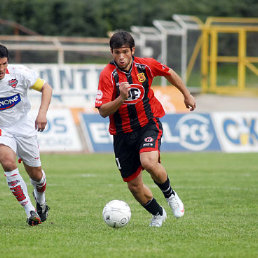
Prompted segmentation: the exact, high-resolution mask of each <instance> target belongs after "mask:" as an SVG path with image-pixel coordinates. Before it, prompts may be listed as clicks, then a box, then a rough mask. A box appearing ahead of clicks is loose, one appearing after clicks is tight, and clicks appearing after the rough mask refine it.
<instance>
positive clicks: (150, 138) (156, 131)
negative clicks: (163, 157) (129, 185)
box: [113, 118, 163, 182]
mask: <svg viewBox="0 0 258 258" xmlns="http://www.w3.org/2000/svg"><path fill="white" fill-rule="evenodd" d="M162 133H163V129H162V124H161V122H160V121H159V119H158V118H154V119H153V120H151V121H150V122H149V123H148V124H147V125H145V126H144V127H142V128H139V129H138V130H136V131H133V132H131V133H120V134H117V135H114V141H113V145H114V152H115V158H116V164H117V167H118V169H119V170H120V173H121V176H122V178H123V180H124V181H125V182H129V181H131V180H132V179H134V178H136V177H137V176H138V175H139V174H140V173H141V171H142V169H143V168H142V166H141V162H140V153H141V152H149V151H160V145H161V137H162Z"/></svg>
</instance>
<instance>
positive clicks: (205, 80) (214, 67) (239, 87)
mask: <svg viewBox="0 0 258 258" xmlns="http://www.w3.org/2000/svg"><path fill="white" fill-rule="evenodd" d="M229 34H231V35H229ZM232 34H234V35H232ZM228 35H229V36H231V37H233V38H234V39H235V42H234V44H232V45H226V46H224V48H225V49H230V48H232V47H235V48H236V51H235V52H236V53H235V55H230V56H227V55H220V52H221V51H219V44H220V43H221V42H220V38H223V37H226V36H228ZM248 40H252V41H254V42H253V43H252V44H253V45H252V47H253V48H256V49H255V51H251V52H252V53H253V52H254V53H255V55H256V56H249V55H248V51H247V50H248ZM257 40H258V18H222V17H220V18H218V17H209V18H208V19H207V21H206V23H205V24H204V25H203V27H202V44H201V45H202V50H201V51H202V52H201V74H202V82H201V84H202V91H203V92H214V93H228V94H239V93H241V94H244V93H246V92H248V93H250V92H251V93H252V94H253V93H254V94H258V68H257V64H258V42H257ZM233 45H234V46H233ZM222 52H223V51H222ZM225 52H226V53H227V51H225ZM249 52H250V51H249ZM226 64H227V65H228V64H231V65H232V66H234V65H235V66H236V78H235V79H234V80H233V85H232V83H231V84H230V85H221V84H220V83H218V79H219V78H218V67H221V66H223V65H224V67H225V65H226ZM247 72H248V74H251V76H252V81H253V82H252V86H251V87H250V86H249V85H248V84H247V83H246V74H247Z"/></svg>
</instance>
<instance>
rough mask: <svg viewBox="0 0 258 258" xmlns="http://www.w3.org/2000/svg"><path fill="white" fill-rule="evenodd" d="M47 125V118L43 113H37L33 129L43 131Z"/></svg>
mask: <svg viewBox="0 0 258 258" xmlns="http://www.w3.org/2000/svg"><path fill="white" fill-rule="evenodd" d="M46 125H47V118H46V116H44V115H41V114H38V116H37V118H36V120H35V129H36V130H38V131H39V132H43V131H44V129H45V127H46Z"/></svg>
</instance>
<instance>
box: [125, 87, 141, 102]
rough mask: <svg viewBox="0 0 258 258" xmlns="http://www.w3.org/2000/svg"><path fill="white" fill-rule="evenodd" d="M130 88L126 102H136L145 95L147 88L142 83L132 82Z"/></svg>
mask: <svg viewBox="0 0 258 258" xmlns="http://www.w3.org/2000/svg"><path fill="white" fill-rule="evenodd" d="M130 86H131V87H130V89H129V92H128V93H129V97H128V98H127V99H126V100H125V101H124V104H136V103H137V102H139V101H141V100H142V99H143V97H144V93H145V90H144V88H143V86H142V85H139V84H131V85H130Z"/></svg>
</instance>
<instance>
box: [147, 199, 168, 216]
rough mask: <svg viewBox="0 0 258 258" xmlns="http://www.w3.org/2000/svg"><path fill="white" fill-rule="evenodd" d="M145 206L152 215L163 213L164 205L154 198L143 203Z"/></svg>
mask: <svg viewBox="0 0 258 258" xmlns="http://www.w3.org/2000/svg"><path fill="white" fill-rule="evenodd" d="M143 207H144V208H145V209H146V210H147V211H148V212H150V213H151V214H152V215H158V214H159V215H163V209H162V207H161V206H160V205H159V204H158V203H157V201H156V200H155V199H154V198H153V199H152V200H150V201H148V202H147V203H146V204H145V205H143Z"/></svg>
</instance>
